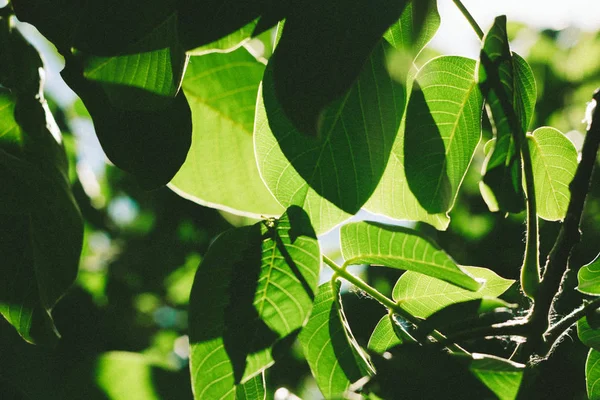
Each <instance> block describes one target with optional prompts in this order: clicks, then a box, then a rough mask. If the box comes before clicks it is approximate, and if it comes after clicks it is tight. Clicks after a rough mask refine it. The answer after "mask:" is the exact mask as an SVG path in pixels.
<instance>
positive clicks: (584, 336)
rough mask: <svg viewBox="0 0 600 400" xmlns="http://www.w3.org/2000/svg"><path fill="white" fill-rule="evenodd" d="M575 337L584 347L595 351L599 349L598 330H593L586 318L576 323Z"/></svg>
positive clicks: (599, 338)
mask: <svg viewBox="0 0 600 400" xmlns="http://www.w3.org/2000/svg"><path fill="white" fill-rule="evenodd" d="M577 336H578V337H579V340H581V343H583V344H585V345H586V346H588V347H591V348H593V349H596V350H599V349H600V329H593V328H592V327H591V326H590V324H589V322H588V320H587V317H583V318H581V319H580V320H579V321H577Z"/></svg>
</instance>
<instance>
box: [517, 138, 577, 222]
mask: <svg viewBox="0 0 600 400" xmlns="http://www.w3.org/2000/svg"><path fill="white" fill-rule="evenodd" d="M527 138H528V139H529V141H528V142H529V149H530V152H531V162H532V164H533V175H534V181H535V198H536V202H537V214H538V216H539V217H540V218H543V219H545V220H548V221H557V220H562V219H563V218H564V217H565V214H566V213H567V207H568V206H569V199H570V198H571V193H570V192H569V184H570V183H571V181H572V180H573V177H574V176H575V170H576V169H577V150H575V146H574V145H573V143H572V142H571V141H570V140H569V139H568V138H567V137H566V136H565V135H564V134H562V133H561V132H560V131H559V130H557V129H554V128H550V127H542V128H538V129H536V130H535V131H533V134H532V135H528V136H527Z"/></svg>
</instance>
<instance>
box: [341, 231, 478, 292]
mask: <svg viewBox="0 0 600 400" xmlns="http://www.w3.org/2000/svg"><path fill="white" fill-rule="evenodd" d="M340 242H341V245H342V255H343V256H344V260H345V262H344V265H357V264H376V265H383V266H387V267H392V268H398V269H405V270H409V271H415V272H420V273H422V274H426V275H429V276H432V277H435V278H439V279H442V280H444V281H447V282H451V283H453V284H455V285H457V286H460V287H463V288H465V289H467V290H472V291H476V290H478V289H479V288H480V286H481V285H480V283H478V282H477V281H476V280H475V279H474V278H473V277H472V276H470V275H469V274H468V273H466V272H464V271H463V270H461V269H460V268H459V267H458V266H457V265H456V263H455V262H454V260H452V258H450V256H449V255H448V254H446V253H445V252H444V251H443V250H441V249H440V248H439V247H438V246H437V245H436V244H434V243H432V242H431V241H430V240H429V239H428V238H426V237H425V236H423V235H422V234H420V233H419V232H417V231H414V230H412V229H408V228H404V227H400V226H393V225H384V224H380V223H377V222H352V223H349V224H346V225H344V226H342V228H341V231H340Z"/></svg>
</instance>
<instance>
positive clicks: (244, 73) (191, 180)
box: [169, 49, 283, 218]
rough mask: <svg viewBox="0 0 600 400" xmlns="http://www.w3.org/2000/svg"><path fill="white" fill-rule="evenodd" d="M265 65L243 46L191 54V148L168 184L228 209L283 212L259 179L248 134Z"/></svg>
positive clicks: (186, 83)
mask: <svg viewBox="0 0 600 400" xmlns="http://www.w3.org/2000/svg"><path fill="white" fill-rule="evenodd" d="M264 69H265V67H264V65H263V64H261V63H259V62H258V61H256V59H255V58H254V57H252V56H251V55H250V54H249V53H248V52H247V51H246V50H245V49H238V50H236V51H234V52H232V53H227V54H207V55H204V56H201V57H195V56H194V57H191V58H190V62H189V65H188V68H187V72H186V76H185V79H184V81H183V91H184V92H185V94H186V97H187V99H188V102H189V104H190V108H191V110H192V126H193V131H192V146H191V148H190V151H189V153H188V156H187V158H186V160H185V162H184V164H183V165H182V167H181V169H180V170H179V171H178V172H177V175H175V177H174V178H173V180H172V181H171V183H170V185H169V186H170V187H171V189H173V190H175V191H176V192H177V193H178V194H179V195H181V196H183V197H185V198H187V199H190V200H192V201H195V202H197V203H199V204H202V205H206V206H210V207H214V208H219V209H222V210H225V211H228V212H233V213H236V214H242V215H251V216H254V217H257V218H260V216H261V215H280V214H281V213H282V212H283V207H281V206H280V205H279V204H278V203H277V201H276V200H275V199H274V198H273V195H271V193H270V192H269V191H268V189H267V188H266V187H265V184H264V183H263V181H262V180H261V178H260V175H259V173H258V167H257V165H256V159H255V157H254V146H253V143H252V133H253V129H254V108H255V105H256V95H257V93H258V87H259V83H260V80H261V79H262V76H263V72H264Z"/></svg>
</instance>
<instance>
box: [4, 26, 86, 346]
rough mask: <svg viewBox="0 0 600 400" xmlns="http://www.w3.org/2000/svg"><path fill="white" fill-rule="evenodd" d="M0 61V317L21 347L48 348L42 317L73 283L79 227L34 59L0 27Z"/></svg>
mask: <svg viewBox="0 0 600 400" xmlns="http://www.w3.org/2000/svg"><path fill="white" fill-rule="evenodd" d="M0 54H2V57H3V58H4V59H5V60H6V57H8V58H10V61H11V62H10V63H9V64H8V65H12V66H13V68H12V69H11V70H5V69H3V68H2V66H0V79H1V81H0V84H1V85H2V86H4V87H8V88H11V89H12V91H9V90H7V89H0V126H2V129H1V131H2V134H0V181H2V182H3V184H2V189H0V220H1V221H0V226H2V229H0V260H1V263H2V272H3V278H2V279H1V280H0V313H1V314H2V315H3V316H4V318H6V319H7V320H8V321H9V322H10V323H11V324H12V325H13V326H14V327H15V328H16V329H17V331H18V332H19V334H20V335H21V336H22V337H23V338H24V339H25V340H27V341H28V342H32V343H44V344H49V343H52V342H53V341H54V340H55V339H56V336H57V332H56V329H55V328H54V324H53V322H52V318H51V316H50V310H51V309H52V308H53V307H54V306H55V304H56V302H57V301H58V300H59V299H60V298H61V297H62V296H63V294H64V293H65V291H66V290H67V289H68V288H69V286H70V285H71V284H72V283H73V281H74V280H75V276H76V275H77V267H78V264H79V255H80V252H81V246H82V239H83V238H82V236H83V225H82V221H81V216H80V214H79V209H78V208H77V205H76V203H75V200H74V198H73V196H72V194H71V191H70V188H69V181H68V164H67V159H66V154H65V151H64V148H63V146H62V137H61V134H60V131H59V129H58V126H57V125H56V122H55V121H54V119H53V118H52V114H51V113H50V111H49V109H48V105H47V104H46V101H45V99H44V96H43V89H42V87H41V83H40V82H41V77H40V68H41V67H42V62H41V60H40V58H39V55H38V54H37V52H36V51H35V49H34V48H33V47H32V46H30V45H29V44H28V43H27V42H26V41H25V40H24V39H23V37H22V36H21V35H20V34H19V33H18V32H17V31H16V30H11V29H10V28H8V25H4V24H0ZM5 185H7V186H5ZM12 185H14V186H12Z"/></svg>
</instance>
